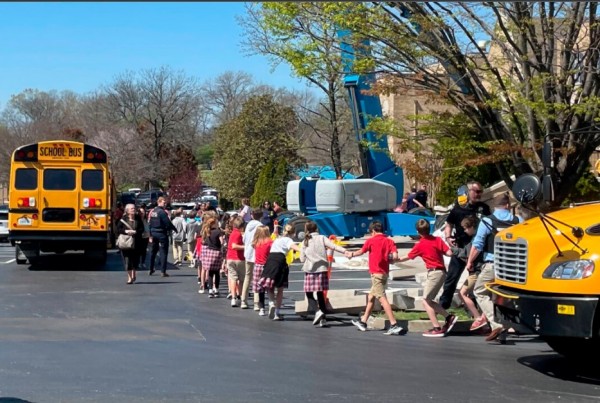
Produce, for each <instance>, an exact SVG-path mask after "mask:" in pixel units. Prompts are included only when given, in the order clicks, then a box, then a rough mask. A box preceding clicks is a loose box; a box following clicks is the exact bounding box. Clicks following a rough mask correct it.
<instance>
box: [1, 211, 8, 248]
mask: <svg viewBox="0 0 600 403" xmlns="http://www.w3.org/2000/svg"><path fill="white" fill-rule="evenodd" d="M0 240H1V241H2V242H6V241H8V206H7V205H6V204H3V205H1V206H0Z"/></svg>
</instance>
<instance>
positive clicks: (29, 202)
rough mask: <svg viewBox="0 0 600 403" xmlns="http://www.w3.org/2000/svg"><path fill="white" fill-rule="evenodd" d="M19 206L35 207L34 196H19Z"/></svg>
mask: <svg viewBox="0 0 600 403" xmlns="http://www.w3.org/2000/svg"><path fill="white" fill-rule="evenodd" d="M17 206H19V207H35V197H19V198H18V199H17Z"/></svg>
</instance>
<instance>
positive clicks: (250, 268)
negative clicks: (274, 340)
mask: <svg viewBox="0 0 600 403" xmlns="http://www.w3.org/2000/svg"><path fill="white" fill-rule="evenodd" d="M250 214H251V217H252V220H250V221H249V222H248V223H246V228H245V229H244V235H243V237H242V238H243V240H244V258H245V259H246V273H245V276H244V283H243V285H242V302H241V305H240V308H241V309H248V294H249V293H250V287H252V284H253V283H252V278H253V273H254V257H255V251H254V247H253V246H252V241H253V240H254V232H255V231H256V229H257V228H258V227H259V226H260V225H262V224H261V223H260V221H259V220H260V218H261V217H262V210H261V209H256V210H252V212H251V213H250ZM240 216H241V215H240ZM242 218H243V217H242ZM254 310H255V311H258V310H260V307H259V306H258V295H256V294H254Z"/></svg>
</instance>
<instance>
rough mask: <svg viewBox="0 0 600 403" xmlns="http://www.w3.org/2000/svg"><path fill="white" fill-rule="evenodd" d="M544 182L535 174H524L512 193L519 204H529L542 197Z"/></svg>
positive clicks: (515, 184) (518, 179)
mask: <svg viewBox="0 0 600 403" xmlns="http://www.w3.org/2000/svg"><path fill="white" fill-rule="evenodd" d="M541 191H542V182H541V181H540V178H538V177H537V176H536V175H534V174H523V175H521V176H519V177H518V178H517V180H516V181H515V183H514V185H513V187H512V192H513V195H514V196H515V199H517V200H518V201H519V202H521V203H524V204H527V203H531V202H533V201H534V200H536V199H537V198H539V197H540V195H541Z"/></svg>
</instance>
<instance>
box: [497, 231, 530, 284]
mask: <svg viewBox="0 0 600 403" xmlns="http://www.w3.org/2000/svg"><path fill="white" fill-rule="evenodd" d="M494 271H495V272H496V278H497V279H499V280H503V281H508V282H511V283H517V284H525V281H526V280H527V242H526V241H525V240H524V239H517V240H516V241H514V242H504V241H501V240H499V239H496V240H495V242H494Z"/></svg>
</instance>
